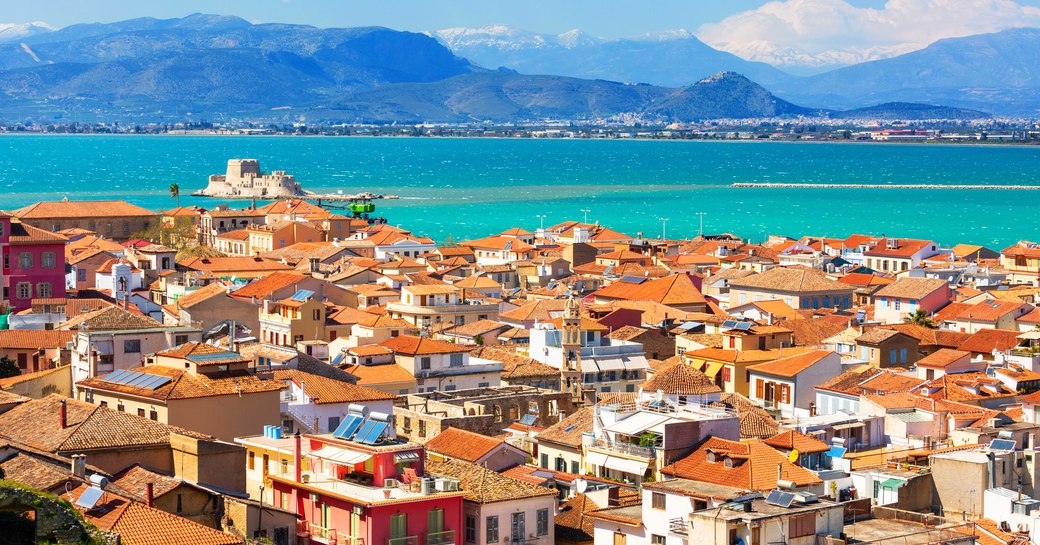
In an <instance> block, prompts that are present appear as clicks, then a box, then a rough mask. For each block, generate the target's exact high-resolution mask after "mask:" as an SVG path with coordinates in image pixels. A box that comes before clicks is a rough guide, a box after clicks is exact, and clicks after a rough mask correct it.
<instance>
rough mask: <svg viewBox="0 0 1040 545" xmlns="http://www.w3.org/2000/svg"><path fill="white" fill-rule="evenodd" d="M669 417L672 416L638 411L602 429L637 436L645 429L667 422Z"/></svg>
mask: <svg viewBox="0 0 1040 545" xmlns="http://www.w3.org/2000/svg"><path fill="white" fill-rule="evenodd" d="M671 418H672V417H670V416H667V415H663V414H658V413H652V412H649V411H639V412H636V413H634V414H632V415H631V416H629V417H627V418H625V419H623V420H619V421H617V422H614V423H613V424H611V425H609V426H607V427H606V428H604V429H605V430H606V431H609V432H611V433H620V434H622V435H628V436H630V437H639V436H640V435H642V434H643V432H645V431H646V430H648V429H650V428H652V427H654V426H656V425H658V424H660V423H662V422H667V421H668V420H671Z"/></svg>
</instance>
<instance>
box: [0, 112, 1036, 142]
mask: <svg viewBox="0 0 1040 545" xmlns="http://www.w3.org/2000/svg"><path fill="white" fill-rule="evenodd" d="M3 134H153V135H181V136H381V137H463V138H537V139H653V140H781V141H802V142H804V141H831V142H904V143H905V142H931V143H1002V144H1011V143H1017V144H1031V143H1036V142H1038V141H1040V123H1038V122H1037V121H1036V120H1032V119H1010V118H1009V119H996V118H986V119H979V120H871V119H862V120H850V119H831V118H814V117H804V118H794V119H781V118H762V119H720V120H712V121H705V122H703V123H674V124H660V123H657V124H655V123H653V122H644V121H641V120H638V119H604V120H595V121H589V120H585V121H551V120H541V121H531V122H529V123H517V124H505V125H503V124H495V123H491V122H488V123H469V124H450V123H420V124H403V123H394V124H312V125H308V124H305V123H288V124H273V123H265V122H239V123H229V124H212V123H207V122H176V123H147V124H142V125H132V124H121V123H94V124H90V123H72V124H40V123H15V124H2V123H0V135H3Z"/></svg>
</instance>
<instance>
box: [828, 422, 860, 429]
mask: <svg viewBox="0 0 1040 545" xmlns="http://www.w3.org/2000/svg"><path fill="white" fill-rule="evenodd" d="M863 425H864V424H863V422H849V423H848V424H838V425H836V426H834V427H832V428H831V429H835V430H851V429H852V428H862V427H863Z"/></svg>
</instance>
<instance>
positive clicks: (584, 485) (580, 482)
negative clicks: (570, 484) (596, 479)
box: [574, 479, 589, 494]
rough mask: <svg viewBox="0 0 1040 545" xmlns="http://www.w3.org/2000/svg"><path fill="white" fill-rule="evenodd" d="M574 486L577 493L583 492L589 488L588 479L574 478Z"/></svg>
mask: <svg viewBox="0 0 1040 545" xmlns="http://www.w3.org/2000/svg"><path fill="white" fill-rule="evenodd" d="M574 486H575V487H576V488H577V489H578V494H584V493H585V491H586V490H588V489H589V481H586V480H585V479H574Z"/></svg>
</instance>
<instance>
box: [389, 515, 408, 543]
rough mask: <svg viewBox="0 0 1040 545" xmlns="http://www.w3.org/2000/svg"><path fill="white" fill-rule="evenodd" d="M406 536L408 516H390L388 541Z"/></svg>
mask: <svg viewBox="0 0 1040 545" xmlns="http://www.w3.org/2000/svg"><path fill="white" fill-rule="evenodd" d="M406 535H408V515H404V514H401V515H392V516H391V517H390V539H398V538H402V537H404V536H406Z"/></svg>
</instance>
